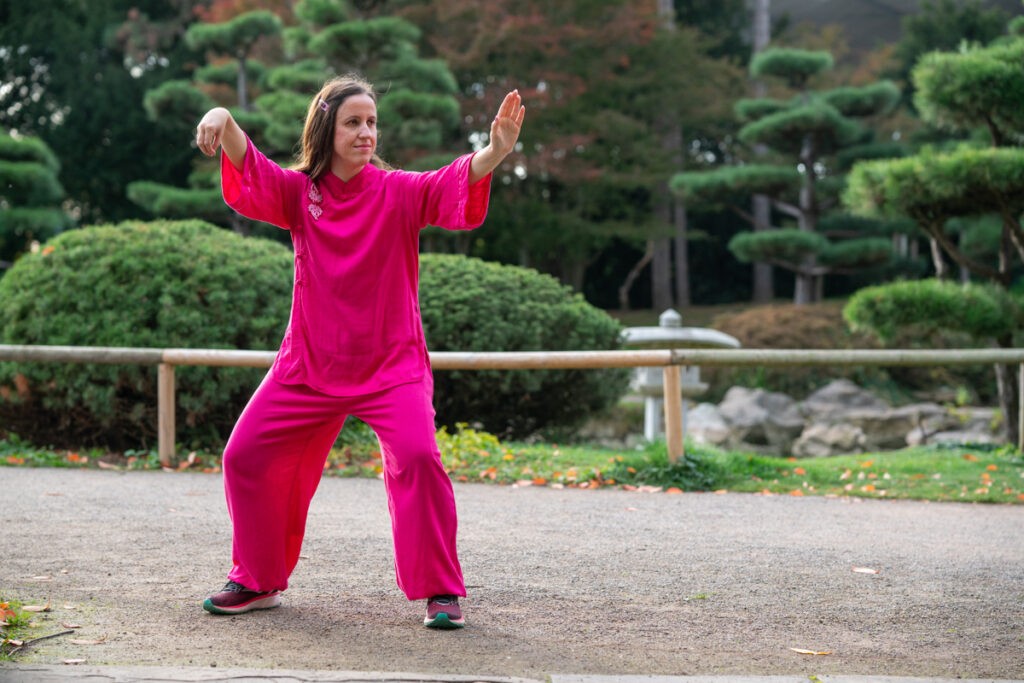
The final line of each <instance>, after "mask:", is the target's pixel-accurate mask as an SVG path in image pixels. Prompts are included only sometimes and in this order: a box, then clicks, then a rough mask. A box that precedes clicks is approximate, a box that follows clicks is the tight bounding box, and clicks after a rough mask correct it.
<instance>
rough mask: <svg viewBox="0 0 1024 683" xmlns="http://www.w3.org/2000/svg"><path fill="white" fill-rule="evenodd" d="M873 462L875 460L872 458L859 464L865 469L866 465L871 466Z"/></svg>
mask: <svg viewBox="0 0 1024 683" xmlns="http://www.w3.org/2000/svg"><path fill="white" fill-rule="evenodd" d="M874 464H875V461H874V460H865V461H864V462H862V463H861V464H860V466H861V467H863V468H865V469H867V468H868V467H871V466H872V465H874Z"/></svg>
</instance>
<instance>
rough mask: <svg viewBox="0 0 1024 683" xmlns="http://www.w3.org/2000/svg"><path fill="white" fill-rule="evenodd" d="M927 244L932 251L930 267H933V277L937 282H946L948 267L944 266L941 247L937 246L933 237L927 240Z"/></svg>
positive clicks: (944, 261) (937, 243)
mask: <svg viewBox="0 0 1024 683" xmlns="http://www.w3.org/2000/svg"><path fill="white" fill-rule="evenodd" d="M928 243H929V245H930V246H931V249H932V265H934V266H935V277H936V279H938V280H946V279H948V278H949V266H947V265H946V259H944V258H942V247H941V246H939V242H938V240H936V239H935V238H934V237H930V238H929V239H928Z"/></svg>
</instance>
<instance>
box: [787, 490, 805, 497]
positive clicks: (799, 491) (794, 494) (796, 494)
mask: <svg viewBox="0 0 1024 683" xmlns="http://www.w3.org/2000/svg"><path fill="white" fill-rule="evenodd" d="M789 495H791V496H797V497H800V496H802V495H804V492H803V491H801V490H800V489H793V490H792V491H790V492H789Z"/></svg>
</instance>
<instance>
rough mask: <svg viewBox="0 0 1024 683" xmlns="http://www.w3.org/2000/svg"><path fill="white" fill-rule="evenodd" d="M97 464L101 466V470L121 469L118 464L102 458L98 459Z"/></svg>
mask: <svg viewBox="0 0 1024 683" xmlns="http://www.w3.org/2000/svg"><path fill="white" fill-rule="evenodd" d="M96 466H97V467H99V468H100V469H101V470H119V469H121V468H120V467H118V466H117V465H112V464H110V463H109V462H103V461H102V460H97V461H96Z"/></svg>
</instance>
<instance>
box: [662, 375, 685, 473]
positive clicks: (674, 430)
mask: <svg viewBox="0 0 1024 683" xmlns="http://www.w3.org/2000/svg"><path fill="white" fill-rule="evenodd" d="M664 378H665V382H664V384H665V401H664V403H665V443H666V445H667V446H668V461H669V462H676V461H677V460H679V458H681V457H683V392H682V387H681V386H680V379H679V366H678V365H666V366H665V368H664Z"/></svg>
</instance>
